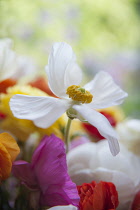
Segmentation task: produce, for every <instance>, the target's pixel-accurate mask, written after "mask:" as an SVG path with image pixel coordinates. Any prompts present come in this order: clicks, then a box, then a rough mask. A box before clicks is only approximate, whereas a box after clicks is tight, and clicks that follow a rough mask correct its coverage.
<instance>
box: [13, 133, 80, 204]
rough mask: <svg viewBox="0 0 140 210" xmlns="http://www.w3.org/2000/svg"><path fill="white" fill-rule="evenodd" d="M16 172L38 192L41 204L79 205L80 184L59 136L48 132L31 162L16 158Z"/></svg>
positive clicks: (24, 182) (33, 193) (35, 193)
mask: <svg viewBox="0 0 140 210" xmlns="http://www.w3.org/2000/svg"><path fill="white" fill-rule="evenodd" d="M12 172H13V174H14V175H15V176H16V177H17V178H19V179H20V180H21V183H22V184H24V185H26V186H27V187H28V189H30V190H31V193H32V195H33V196H34V195H36V201H37V199H38V204H39V205H40V206H46V205H47V206H50V207H52V206H56V205H69V204H72V205H74V206H78V203H79V196H78V192H77V188H76V185H75V184H74V183H73V182H72V181H71V179H70V177H69V175H68V172H67V165H66V155H65V149H64V143H63V142H62V141H61V140H60V139H59V138H57V137H56V136H54V135H51V136H50V137H47V136H45V137H44V138H43V139H42V141H41V143H40V144H39V146H38V147H37V148H36V150H35V152H34V154H33V156H32V160H31V163H28V162H26V161H16V162H14V164H13V170H12ZM33 196H32V197H33Z"/></svg>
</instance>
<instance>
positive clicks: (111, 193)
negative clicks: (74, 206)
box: [77, 181, 119, 210]
mask: <svg viewBox="0 0 140 210" xmlns="http://www.w3.org/2000/svg"><path fill="white" fill-rule="evenodd" d="M77 188H78V193H79V195H80V203H79V207H80V210H115V209H116V208H117V206H118V204H119V201H118V193H117V191H116V187H115V185H114V184H113V183H110V182H103V181H101V182H99V183H96V182H94V181H93V182H92V183H90V184H87V183H85V184H82V185H81V186H78V187H77Z"/></svg>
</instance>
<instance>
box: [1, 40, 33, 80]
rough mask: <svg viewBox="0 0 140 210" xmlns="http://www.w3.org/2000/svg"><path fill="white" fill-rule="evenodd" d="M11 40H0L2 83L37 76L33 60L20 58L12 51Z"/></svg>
mask: <svg viewBox="0 0 140 210" xmlns="http://www.w3.org/2000/svg"><path fill="white" fill-rule="evenodd" d="M12 45H13V42H12V40H11V39H8V38H5V39H0V81H3V80H5V79H9V78H13V79H20V78H22V77H23V76H26V75H30V74H33V73H34V74H35V72H36V67H35V65H34V63H33V62H32V60H31V59H29V58H27V57H25V56H20V55H18V54H16V53H15V52H14V51H13V50H12Z"/></svg>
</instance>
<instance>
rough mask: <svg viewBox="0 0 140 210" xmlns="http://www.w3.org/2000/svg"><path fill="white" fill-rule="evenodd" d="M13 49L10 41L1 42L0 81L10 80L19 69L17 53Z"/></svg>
mask: <svg viewBox="0 0 140 210" xmlns="http://www.w3.org/2000/svg"><path fill="white" fill-rule="evenodd" d="M11 47H12V41H11V40H10V39H8V38H7V39H1V40H0V81H3V80H5V79H8V78H10V77H11V76H12V75H13V73H14V72H15V69H16V68H17V66H16V65H17V64H16V53H15V52H14V51H12V50H11Z"/></svg>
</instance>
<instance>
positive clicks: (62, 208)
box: [48, 205, 77, 210]
mask: <svg viewBox="0 0 140 210" xmlns="http://www.w3.org/2000/svg"><path fill="white" fill-rule="evenodd" d="M48 210H77V207H75V206H72V205H68V206H54V207H52V208H50V209H48Z"/></svg>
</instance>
